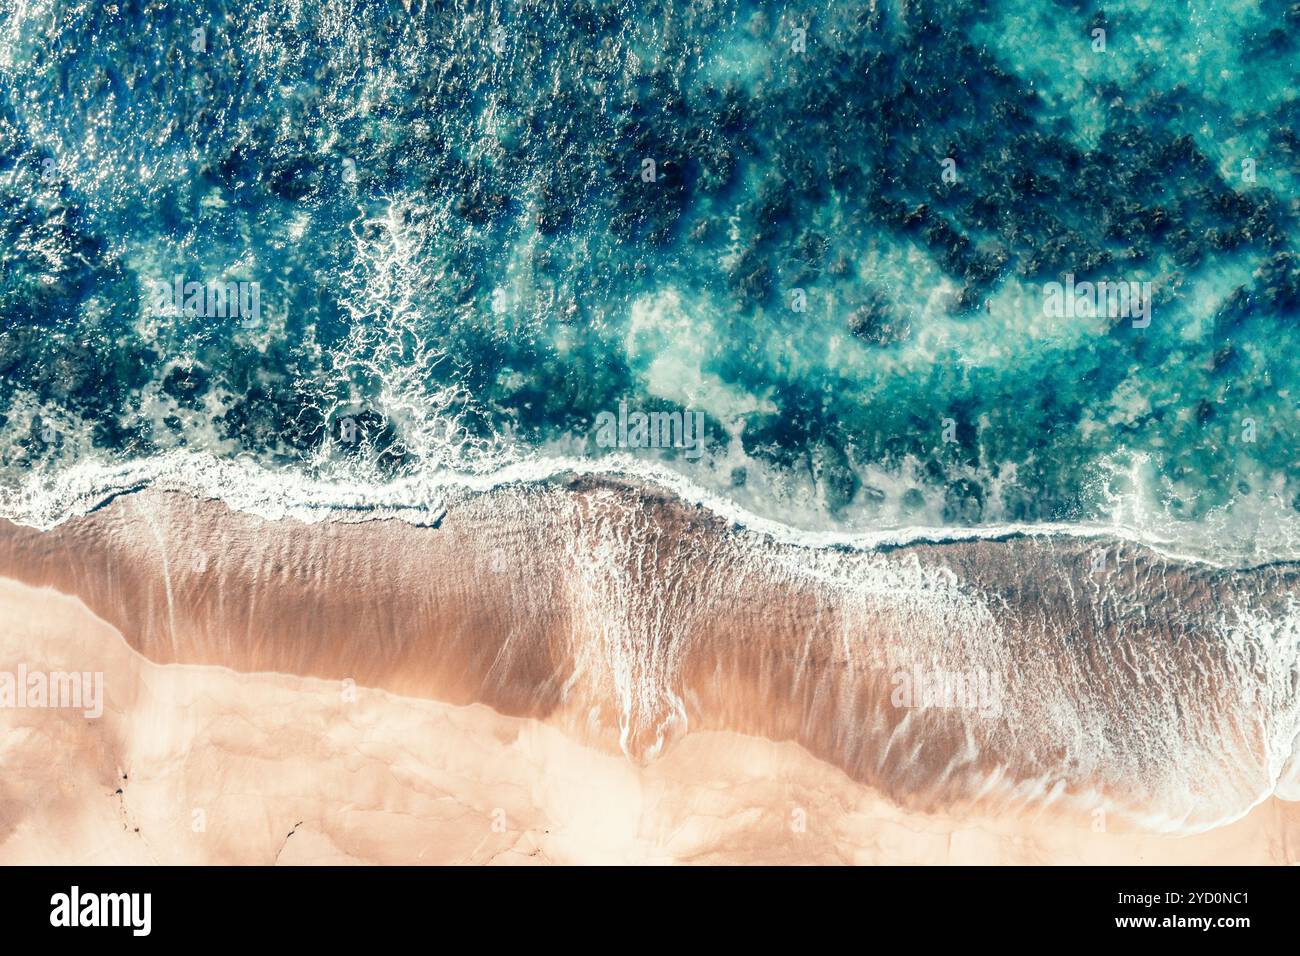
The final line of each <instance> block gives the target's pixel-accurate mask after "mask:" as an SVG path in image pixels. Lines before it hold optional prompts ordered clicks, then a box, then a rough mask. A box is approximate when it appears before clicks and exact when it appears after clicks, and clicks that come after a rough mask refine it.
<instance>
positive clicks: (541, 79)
mask: <svg viewBox="0 0 1300 956" xmlns="http://www.w3.org/2000/svg"><path fill="white" fill-rule="evenodd" d="M198 30H201V31H202V33H201V34H196V33H195V31H198ZM799 30H802V31H805V32H804V33H802V34H801V33H799V32H797V31H799ZM1095 30H1104V31H1105V49H1104V50H1099V49H1094V47H1096V45H1097V38H1096V36H1095V34H1094V31H1095ZM801 38H802V42H800V39H801ZM1298 67H1300V13H1298V12H1297V8H1296V7H1295V6H1294V5H1293V4H1289V3H1283V2H1260V3H1251V4H1243V3H1195V4H1186V5H1178V8H1177V9H1174V8H1173V7H1172V6H1169V5H1164V4H1157V3H1121V4H1108V5H1107V6H1106V9H1105V12H1104V13H1101V12H1099V11H1094V10H1092V9H1091V8H1089V7H1088V6H1086V5H1082V4H1077V3H1070V2H1060V3H1058V2H1048V0H1032V2H1029V3H1024V2H990V3H889V4H878V5H872V4H860V3H855V4H831V5H830V6H829V7H828V6H827V5H824V4H811V3H810V4H798V3H794V4H787V5H775V4H749V3H735V2H731V3H728V2H718V3H694V4H653V5H645V4H632V3H595V2H583V0H578V2H563V3H560V2H556V3H524V4H505V5H498V4H478V3H457V4H432V3H427V4H426V3H420V2H418V0H412V2H411V3H410V5H409V9H408V8H407V7H406V6H405V5H404V4H403V3H401V2H396V0H394V2H391V3H357V4H350V3H349V4H345V3H309V2H292V3H291V2H280V3H273V2H263V0H259V2H255V3H252V4H247V5H237V4H221V3H206V4H179V3H166V2H153V3H119V4H116V5H103V4H97V3H65V2H48V3H18V2H15V0H0V199H2V200H3V203H4V205H5V213H6V214H5V220H4V227H3V228H4V234H3V238H2V239H0V254H2V255H3V272H2V273H0V488H3V489H5V492H6V494H7V495H8V497H6V499H5V500H6V501H8V502H10V504H11V505H12V504H13V503H14V502H16V501H20V500H26V499H27V498H30V496H31V495H32V494H33V489H39V488H40V487H41V486H42V485H43V484H48V483H49V482H51V481H52V480H54V477H55V476H57V475H59V474H60V473H66V472H68V470H69V469H73V468H74V467H76V466H78V465H80V466H85V465H87V464H88V463H94V464H95V465H96V466H97V467H104V468H109V467H112V466H114V465H115V464H120V463H123V462H132V461H141V460H149V459H151V458H155V457H158V456H163V455H167V454H174V453H176V452H177V451H178V450H188V451H191V452H195V453H198V454H202V455H204V456H207V457H208V458H209V459H214V460H216V461H222V460H226V461H236V460H240V461H245V462H247V461H252V462H255V463H256V464H258V465H259V466H260V467H262V468H263V469H267V470H270V471H272V472H274V473H280V472H282V471H287V472H289V473H291V474H293V475H295V476H302V477H306V478H312V477H331V478H337V477H338V476H339V475H352V476H354V477H356V478H357V480H364V481H366V482H369V483H370V484H371V485H372V486H375V487H380V486H382V485H383V483H384V482H400V481H401V480H403V479H406V478H409V477H410V476H413V475H421V474H429V473H439V474H445V473H477V474H482V473H490V472H491V471H492V470H494V469H496V468H498V467H500V466H501V465H502V464H503V463H507V462H510V461H520V460H530V459H547V458H554V457H558V456H564V457H565V458H566V459H568V458H577V459H593V460H596V459H603V458H607V457H609V456H622V457H621V458H620V459H619V460H622V459H623V458H626V459H628V460H638V459H640V460H647V461H655V462H659V463H660V464H662V465H664V466H665V467H669V468H672V469H674V470H676V471H677V472H679V473H680V474H682V475H683V476H685V478H686V479H687V480H689V481H690V482H693V483H694V484H696V485H698V486H700V487H702V488H707V489H709V490H710V492H711V493H714V494H717V495H721V496H723V497H725V498H728V499H730V500H733V501H736V502H737V503H739V504H740V505H741V506H743V507H745V508H748V509H751V510H752V511H755V512H758V513H761V514H765V515H768V516H771V517H775V518H777V519H778V520H780V521H783V522H785V523H787V524H790V525H793V526H797V527H815V528H821V529H844V530H863V529H875V528H888V527H911V526H975V527H985V526H997V525H1001V524H1006V523H1010V522H1030V523H1036V522H1089V521H1098V522H1117V523H1122V524H1126V525H1131V526H1137V525H1140V526H1144V527H1146V526H1152V527H1155V526H1158V528H1159V529H1160V533H1161V534H1162V535H1163V536H1164V537H1165V538H1167V539H1170V540H1180V539H1183V538H1186V539H1188V540H1192V539H1197V540H1200V539H1206V538H1207V537H1208V538H1209V539H1211V540H1214V541H1219V540H1223V541H1227V540H1229V539H1230V540H1231V541H1232V542H1233V544H1232V550H1233V553H1234V554H1236V555H1237V556H1239V557H1242V558H1243V559H1244V558H1251V557H1253V558H1256V559H1261V558H1264V557H1271V556H1278V555H1292V556H1293V555H1294V553H1296V552H1297V551H1298V550H1300V532H1298V531H1297V530H1296V529H1297V527H1300V526H1298V525H1297V520H1298V518H1300V470H1298V469H1297V468H1296V466H1295V454H1294V448H1295V445H1296V440H1297V435H1298V433H1300V428H1298V427H1297V426H1298V425H1300V422H1298V421H1297V410H1298V408H1300V406H1298V404H1297V403H1298V402H1300V379H1298V376H1300V373H1298V372H1297V363H1296V361H1295V356H1296V355H1297V354H1298V353H1297V349H1298V348H1300V259H1297V254H1296V237H1297V217H1298V216H1300V132H1298V131H1300V100H1298V99H1297V93H1296V90H1295V83H1296V78H1297V76H1298V75H1300V69H1298ZM948 159H951V160H952V162H951V163H947V164H945V162H944V161H945V160H948ZM647 160H652V161H653V163H654V175H653V177H652V178H651V177H649V176H648V171H647V166H646V162H647ZM945 173H948V175H945ZM1066 273H1069V274H1072V275H1073V276H1075V277H1076V278H1077V279H1078V280H1079V281H1087V280H1094V281H1095V280H1108V281H1131V282H1150V283H1151V289H1152V290H1153V293H1152V295H1153V298H1152V313H1151V322H1150V325H1149V326H1147V327H1145V328H1139V327H1135V326H1134V323H1132V322H1130V321H1129V320H1127V319H1116V318H1108V317H1071V318H1068V319H1067V318H1055V317H1050V316H1046V315H1044V312H1043V308H1042V306H1043V286H1044V284H1045V283H1047V282H1051V281H1059V280H1060V279H1061V277H1062V276H1063V275H1065V274H1066ZM176 276H180V277H183V278H184V279H186V280H193V281H197V282H202V283H216V282H241V281H242V282H247V283H257V284H258V286H259V289H260V314H259V315H258V316H257V317H256V321H255V322H243V321H240V320H238V319H234V318H231V317H228V316H225V317H223V316H207V317H204V316H200V315H189V316H187V315H184V314H181V315H170V314H162V315H159V314H157V310H155V309H154V308H153V306H152V297H151V290H152V288H153V285H154V283H156V282H158V281H163V282H170V281H171V280H172V279H173V277H176ZM620 402H624V403H626V405H627V407H629V408H631V409H633V410H639V411H641V412H644V413H650V412H681V413H685V414H691V413H694V412H697V411H698V412H703V413H704V415H705V423H706V424H705V434H706V436H707V439H706V453H705V454H704V455H702V456H699V457H696V456H694V455H687V454H684V453H683V449H680V448H677V449H674V448H672V447H669V448H653V447H651V448H639V449H637V448H632V449H629V448H620V447H614V448H609V447H603V446H602V445H601V443H599V442H598V441H597V435H596V427H595V423H596V421H597V418H598V416H600V414H601V413H602V412H614V411H616V410H617V409H618V408H619V403H620ZM14 507H17V506H16V505H15V506H14ZM1207 529H1208V530H1207Z"/></svg>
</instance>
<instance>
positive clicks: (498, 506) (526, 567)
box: [0, 483, 1300, 863]
mask: <svg viewBox="0 0 1300 956" xmlns="http://www.w3.org/2000/svg"><path fill="white" fill-rule="evenodd" d="M1097 547H1098V545H1097V543H1096V542H1082V541H1062V540H1051V539H1049V540H1043V539H1016V540H1008V541H996V542H966V543H962V544H950V545H919V546H915V547H910V548H905V549H898V550H897V551H895V552H891V553H888V554H884V555H855V554H840V553H836V552H827V553H823V552H810V551H809V550H808V549H801V548H795V547H792V546H786V545H780V544H776V543H773V542H769V541H765V540H760V539H758V538H757V536H755V535H752V534H751V533H749V532H746V531H744V530H742V529H736V528H731V527H728V526H727V525H726V524H725V523H724V522H721V521H720V520H719V519H717V518H715V517H714V516H711V515H709V514H707V513H705V512H703V511H701V510H699V509H695V508H692V507H685V506H682V505H680V504H678V503H676V502H674V501H672V500H671V499H667V498H664V497H662V496H659V495H655V494H653V493H648V492H645V491H643V490H641V489H636V488H631V487H625V486H618V485H599V484H592V483H576V484H573V485H571V486H568V487H558V486H556V487H548V488H531V489H523V488H515V489H504V490H502V491H499V492H495V493H492V494H488V495H479V496H467V497H466V498H465V499H463V500H461V501H458V502H453V503H452V504H451V505H450V506H449V508H448V511H447V514H446V515H445V516H444V518H443V520H442V521H441V522H440V524H439V526H438V527H437V528H416V527H411V526H408V525H405V524H402V523H400V522H395V521H366V522H358V523H344V522H337V521H332V522H322V523H318V524H301V523H297V522H293V521H282V522H267V521H263V520H261V519H258V518H255V517H251V516H248V515H243V514H239V513H235V512H231V511H229V510H228V509H226V508H225V506H223V505H221V504H220V503H217V502H203V501H198V500H195V499H193V498H190V497H188V496H185V495H182V494H176V493H164V492H153V491H150V492H142V493H137V494H131V495H126V496H122V497H119V498H117V499H115V500H114V501H112V502H110V503H108V504H107V505H106V506H104V507H103V508H101V509H99V510H97V511H95V512H93V513H92V514H90V515H88V516H85V517H83V518H78V519H73V520H71V521H69V522H67V523H65V524H63V525H61V526H59V527H58V528H56V529H54V530H53V531H49V532H36V531H32V530H30V529H25V528H19V527H15V526H12V525H6V526H3V527H0V576H3V577H5V578H7V579H9V580H8V581H6V582H5V583H4V585H3V588H2V591H3V595H2V600H3V605H4V613H3V615H0V652H2V653H3V658H0V660H3V661H10V662H16V661H19V660H21V661H23V662H25V663H27V664H28V666H29V667H32V668H35V667H37V666H39V662H40V660H42V659H45V660H48V661H50V663H49V664H48V665H47V667H48V668H49V669H57V668H56V665H58V666H59V667H68V668H72V669H76V670H80V671H86V670H103V671H104V672H105V674H106V686H107V698H108V704H107V707H106V711H105V714H104V716H103V717H102V718H101V719H99V720H87V719H85V718H83V717H81V716H80V715H77V714H72V713H70V712H68V711H55V710H45V711H36V710H21V711H19V710H14V711H6V710H0V728H3V739H4V740H5V741H6V744H5V758H4V760H5V766H6V768H7V769H10V768H12V770H13V771H14V772H12V773H8V774H7V775H6V780H5V783H4V785H3V786H4V790H3V799H2V800H0V860H4V861H7V862H18V861H42V862H55V861H63V860H66V861H73V860H76V861H96V862H117V861H122V862H132V861H138V862H146V861H149V860H154V859H156V860H159V861H171V862H196V863H197V862H248V863H269V862H272V861H275V860H279V861H280V862H298V863H306V862H329V861H340V862H341V861H348V860H352V861H357V862H378V861H383V862H399V861H402V862H476V863H482V862H489V861H495V862H707V861H723V860H728V861H754V862H758V861H772V862H846V863H852V862H898V863H902V862H1061V863H1066V862H1104V861H1126V862H1218V863H1223V862H1294V861H1295V860H1296V858H1297V854H1298V853H1300V850H1298V849H1297V846H1300V844H1298V843H1297V839H1296V836H1297V831H1296V826H1297V817H1296V811H1295V808H1296V807H1297V804H1295V803H1293V802H1287V801H1284V800H1279V799H1277V797H1276V796H1274V794H1277V795H1279V796H1291V797H1293V796H1294V795H1295V790H1296V785H1295V776H1296V769H1295V764H1296V760H1295V758H1294V756H1293V754H1292V750H1291V748H1292V747H1293V746H1294V741H1295V728H1296V722H1295V718H1296V690H1295V669H1294V663H1293V662H1294V661H1295V659H1296V653H1295V650H1296V648H1295V646H1294V628H1293V625H1291V624H1290V618H1289V617H1288V616H1287V615H1288V613H1289V611H1288V609H1289V608H1290V606H1291V605H1290V603H1289V602H1290V601H1292V600H1293V598H1294V596H1295V594H1296V588H1297V585H1296V573H1295V570H1294V569H1293V568H1290V567H1278V568H1271V569H1262V570H1259V571H1254V572H1242V573H1226V572H1218V571H1214V570H1213V569H1208V568H1204V567H1202V566H1193V565H1184V564H1182V563H1179V562H1171V561H1167V560H1164V559H1161V558H1159V557H1158V556H1155V555H1152V554H1150V553H1149V552H1144V551H1142V550H1141V549H1135V548H1133V547H1132V546H1126V547H1125V548H1120V547H1118V546H1117V545H1114V544H1113V543H1112V544H1111V545H1110V546H1109V547H1110V564H1109V565H1106V566H1104V567H1103V568H1102V569H1101V570H1100V571H1098V570H1096V562H1095V560H1094V558H1093V555H1094V554H1095V552H1096V550H1097ZM1116 558H1119V560H1118V561H1116V560H1115V559H1116ZM16 582H22V583H21V584H19V583H16ZM33 588H39V589H43V590H33ZM1229 608H1237V609H1238V610H1236V611H1229V610H1228V609H1229ZM1242 608H1244V609H1245V610H1246V612H1247V613H1248V614H1249V615H1253V617H1251V618H1250V620H1248V621H1246V623H1245V624H1243V623H1242V620H1243V619H1242V611H1241V610H1240V609H1242ZM1246 625H1249V626H1246ZM1288 628H1290V630H1288ZM1288 642H1291V643H1288ZM99 662H103V666H102V667H100V666H98V665H99ZM8 666H10V667H12V666H13V665H12V664H10V665H8ZM926 667H928V668H930V669H932V670H933V669H938V670H940V671H944V672H956V671H960V670H963V669H965V670H971V669H973V668H983V669H987V670H988V671H990V672H996V673H997V674H998V675H999V679H1000V680H1001V681H1002V682H1003V689H1004V697H1005V699H1004V700H1001V701H1000V707H999V712H998V713H997V714H993V713H979V712H975V711H972V710H971V709H969V708H966V709H944V708H933V707H932V708H923V707H899V706H896V705H895V702H894V701H891V699H890V698H891V691H892V689H893V685H894V677H895V675H897V674H898V673H899V672H900V670H901V671H907V672H917V671H919V670H921V669H923V668H926ZM52 754H57V755H58V756H57V758H55V759H51V755H52ZM121 778H125V779H121ZM119 788H120V789H121V790H122V791H123V792H122V793H121V794H118V793H116V790H117V789H119ZM42 794H44V795H45V796H42ZM1257 802H1258V803H1259V805H1258V806H1255V804H1256V803H1257ZM1252 807H1254V809H1253V810H1252V809H1251V808H1252ZM195 811H201V812H200V813H199V815H198V816H196V814H195ZM1243 815H1244V817H1245V818H1244V819H1240V820H1236V822H1231V821H1233V820H1235V819H1236V818H1237V817H1240V816H1243ZM200 819H201V820H202V827H201V828H200V829H196V827H197V826H198V821H199V820H200ZM1206 827H1213V828H1212V829H1210V830H1209V831H1208V832H1203V833H1198V834H1195V835H1191V836H1181V837H1178V836H1168V835H1159V834H1157V833H1151V832H1145V831H1149V830H1153V829H1155V830H1160V829H1163V830H1174V829H1178V830H1183V831H1187V830H1196V829H1204V828H1206ZM137 828H138V832H137ZM290 833H292V834H293V835H292V836H289V834H290Z"/></svg>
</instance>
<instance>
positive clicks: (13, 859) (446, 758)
mask: <svg viewBox="0 0 1300 956" xmlns="http://www.w3.org/2000/svg"><path fill="white" fill-rule="evenodd" d="M0 621H2V622H3V625H2V626H0V659H3V660H7V661H13V660H22V661H25V662H26V663H27V664H28V665H29V667H31V668H33V669H35V668H43V669H46V670H58V669H65V668H72V667H74V666H75V667H78V668H83V669H86V668H88V669H92V670H102V671H103V672H104V674H105V680H106V688H107V706H106V708H105V712H104V715H103V717H102V718H100V719H99V720H87V719H85V718H83V717H82V716H81V715H80V714H75V713H71V712H67V711H58V710H9V711H0V764H2V765H3V766H4V768H5V774H4V776H3V782H2V783H0V863H6V864H8V863H90V864H106V863H139V864H147V863H181V864H191V863H192V864H198V863H234V864H269V863H281V864H318V863H329V864H338V863H411V864H421V863H430V864H433V863H472V864H485V863H495V864H507V863H510V864H534V863H614V864H624V863H758V862H762V863H860V864H868V863H1111V862H1117V863H1204V864H1227V863H1294V862H1296V860H1297V859H1298V858H1300V805H1297V804H1287V803H1283V802H1281V801H1277V800H1270V801H1269V802H1267V803H1265V804H1263V805H1261V806H1259V807H1257V808H1256V809H1255V810H1254V811H1253V812H1251V813H1250V815H1249V816H1248V817H1247V818H1245V819H1243V820H1241V821H1239V822H1237V823H1235V824H1233V825H1231V826H1228V827H1225V828H1222V829H1218V830H1215V831H1212V832H1209V833H1205V834H1200V835H1196V836H1191V837H1161V836H1152V835H1134V834H1109V833H1098V832H1094V831H1093V829H1092V821H1091V820H1090V819H1088V818H1086V817H1078V818H1073V819H1072V818H1069V817H1065V816H1059V815H1044V816H1040V817H1039V819H1031V818H1025V817H1019V816H1009V817H1003V818H989V819H980V818H967V819H959V818H954V817H951V816H947V815H943V814H920V813H907V812H904V811H902V810H900V809H898V808H897V807H895V806H892V805H891V804H889V803H888V802H887V801H885V800H882V799H881V798H880V797H879V796H878V795H876V794H874V793H873V792H872V791H871V790H870V789H868V788H866V787H864V786H862V785H861V784H857V783H855V782H854V781H852V780H850V779H849V778H848V777H847V776H845V775H844V773H843V772H841V771H839V770H837V769H835V768H833V767H831V766H829V765H827V764H825V763H823V762H821V761H819V760H817V759H815V758H813V757H812V756H810V755H809V754H808V753H807V752H806V751H804V750H803V749H802V748H801V747H799V746H798V745H796V744H793V743H789V742H786V743H773V742H771V741H768V740H764V739H761V738H757V737H749V736H744V735H740V734H735V733H727V732H699V733H690V734H687V735H686V736H685V737H683V739H682V740H681V741H679V743H678V744H677V746H675V747H674V748H672V749H671V750H670V751H669V752H668V753H667V754H665V755H664V756H663V757H661V758H660V759H658V760H656V761H654V762H652V763H651V764H649V765H648V766H645V767H641V766H638V765H636V764H635V763H633V762H631V761H629V760H627V759H626V758H625V757H623V756H622V755H619V754H611V753H608V752H604V751H602V750H598V749H594V748H591V747H587V746H584V745H582V744H580V743H578V742H576V741H575V740H573V739H572V738H571V737H570V736H569V735H567V734H565V733H564V732H562V731H561V730H559V729H557V728H555V727H553V726H550V725H548V724H547V723H546V722H544V721H539V720H535V719H530V718H512V717H505V716H502V715H501V714H498V713H496V712H494V711H493V710H491V709H490V708H487V707H485V706H482V705H479V704H473V705H467V706H452V705H448V704H442V703H436V702H431V701H421V700H414V699H411V698H405V697H399V696H396V695H392V694H388V693H384V692H380V691H372V690H366V689H359V690H358V691H357V692H356V693H355V695H352V694H349V693H346V692H345V689H344V688H343V687H341V686H340V685H339V684H337V683H333V682H328V681H321V680H315V679H304V678H298V677H292V676H286V675H272V674H237V673H235V672H233V671H230V670H227V669H225V668H221V667H214V666H196V665H158V664H153V663H151V662H149V661H147V660H145V659H144V658H142V657H141V656H140V655H138V654H136V653H135V652H134V651H132V650H131V649H130V648H129V647H128V646H127V644H126V642H125V640H124V639H123V638H122V636H121V635H120V634H118V633H117V631H116V630H115V629H114V628H112V627H111V626H109V625H108V624H106V623H105V622H103V621H102V620H99V619H98V618H96V617H95V616H94V615H92V614H91V613H90V612H89V611H88V610H87V609H86V608H85V606H84V605H83V604H81V602H80V601H78V600H76V599H73V598H69V597H65V596H63V595H60V594H57V593H55V592H52V591H49V590H38V589H34V588H30V587H27V586H24V585H20V584H16V583H13V582H9V581H0ZM291 834H292V835H291Z"/></svg>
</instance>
